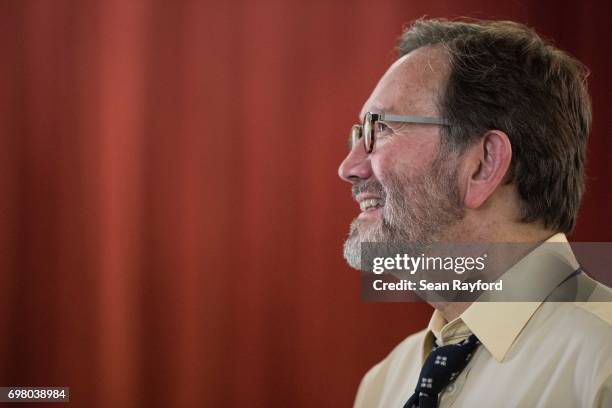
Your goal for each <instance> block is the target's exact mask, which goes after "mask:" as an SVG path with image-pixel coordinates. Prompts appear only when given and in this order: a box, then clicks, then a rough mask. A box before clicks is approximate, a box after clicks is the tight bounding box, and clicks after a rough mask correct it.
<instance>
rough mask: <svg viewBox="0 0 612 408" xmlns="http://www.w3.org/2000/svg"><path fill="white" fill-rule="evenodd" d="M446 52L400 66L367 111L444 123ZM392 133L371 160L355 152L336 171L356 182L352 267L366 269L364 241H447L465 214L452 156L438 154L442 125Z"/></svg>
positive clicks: (398, 127) (404, 127)
mask: <svg viewBox="0 0 612 408" xmlns="http://www.w3.org/2000/svg"><path fill="white" fill-rule="evenodd" d="M445 58H446V57H445V54H444V52H443V51H442V50H440V49H435V48H429V47H427V48H420V49H417V50H415V51H413V52H411V53H409V54H408V55H406V56H404V57H402V58H401V59H400V60H398V61H397V62H396V63H394V64H393V65H392V66H391V67H390V68H389V70H388V71H387V72H386V73H385V75H384V76H383V77H382V78H381V80H380V82H379V83H378V85H377V86H376V88H375V89H374V92H373V93H372V95H371V96H370V98H369V99H368V100H367V102H366V103H365V105H364V107H363V109H362V111H361V115H360V116H361V117H363V116H364V114H365V112H373V113H378V112H385V113H392V114H399V115H416V116H434V117H438V116H440V115H439V112H438V109H437V107H436V103H435V101H436V98H437V96H438V95H439V94H440V93H441V92H442V91H443V87H444V83H445V80H446V73H447V63H446V61H445ZM386 125H388V126H389V129H388V130H386V131H385V132H384V133H381V137H380V138H379V139H377V140H376V142H375V145H374V150H373V151H372V153H370V154H366V153H365V150H364V148H363V144H361V143H360V144H358V145H357V146H354V147H353V149H352V151H351V152H350V153H349V154H348V156H347V157H346V158H345V159H344V161H343V162H342V164H341V165H340V168H339V170H338V172H339V174H340V177H341V178H342V179H344V180H346V181H348V182H350V183H351V184H352V193H353V197H354V198H355V200H356V201H357V202H359V204H360V208H361V213H360V214H359V216H358V217H357V218H356V219H355V220H353V222H352V224H351V229H350V233H349V236H348V238H347V240H346V242H345V244H344V257H345V258H346V260H347V262H348V263H349V265H351V266H352V267H354V268H357V269H360V258H361V254H360V251H361V245H360V244H361V243H362V242H384V243H406V242H412V243H415V242H418V243H420V244H424V245H427V244H428V243H430V242H433V241H436V240H439V239H442V238H443V237H444V233H445V231H447V230H448V228H449V227H450V226H451V225H453V224H454V223H456V222H457V221H459V220H461V219H462V217H463V209H462V206H461V202H460V194H459V190H458V184H457V162H458V158H457V157H456V155H455V154H454V153H448V152H446V151H445V150H446V149H441V150H440V127H439V126H435V125H418V124H401V123H386Z"/></svg>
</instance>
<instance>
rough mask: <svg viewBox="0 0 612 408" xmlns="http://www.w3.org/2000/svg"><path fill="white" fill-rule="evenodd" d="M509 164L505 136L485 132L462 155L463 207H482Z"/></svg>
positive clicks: (510, 148)
mask: <svg viewBox="0 0 612 408" xmlns="http://www.w3.org/2000/svg"><path fill="white" fill-rule="evenodd" d="M511 161H512V146H511V145H510V139H509V138H508V135H506V134H505V133H504V132H502V131H499V130H490V131H488V132H487V133H486V134H485V135H484V136H483V137H482V138H481V139H480V141H479V142H478V143H475V144H474V145H473V146H470V147H469V148H468V149H467V150H466V152H465V155H464V160H463V163H464V165H465V168H464V171H465V172H466V173H465V175H466V180H465V181H466V184H465V186H466V188H465V195H464V198H463V201H464V205H465V206H466V207H467V208H471V209H476V208H479V207H480V206H482V205H483V204H484V203H485V202H486V201H487V199H488V198H489V197H490V196H491V195H492V194H493V192H494V191H495V189H496V188H497V186H499V185H500V184H502V181H503V180H504V176H505V175H506V173H507V172H508V169H509V168H510V162H511Z"/></svg>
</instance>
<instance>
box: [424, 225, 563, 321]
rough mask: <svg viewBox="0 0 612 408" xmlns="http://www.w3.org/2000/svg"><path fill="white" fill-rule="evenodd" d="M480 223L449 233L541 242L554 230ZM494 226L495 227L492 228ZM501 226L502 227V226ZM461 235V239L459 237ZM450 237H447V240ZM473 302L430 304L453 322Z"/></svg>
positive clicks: (473, 238)
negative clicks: (476, 226)
mask: <svg viewBox="0 0 612 408" xmlns="http://www.w3.org/2000/svg"><path fill="white" fill-rule="evenodd" d="M484 224H485V225H483V223H480V225H479V226H478V228H473V229H469V228H464V229H462V231H454V233H451V234H449V235H450V236H451V240H452V237H455V241H456V242H487V243H541V242H544V241H546V240H547V239H548V238H550V237H551V236H552V235H554V232H553V231H548V230H545V229H543V228H541V227H540V226H538V225H534V224H512V225H504V226H503V227H501V226H500V225H497V226H496V227H497V228H495V225H494V224H488V223H484ZM491 227H493V228H491ZM500 227H501V228H500ZM457 237H461V239H457ZM448 238H449V237H446V238H445V240H447V239H448ZM472 303H473V302H430V303H429V304H430V305H431V306H433V307H434V308H435V309H437V310H438V311H439V312H440V314H441V315H442V316H443V317H444V319H446V321H447V322H451V321H453V320H454V319H456V318H457V317H459V316H460V315H461V314H462V313H463V312H464V311H465V310H466V309H467V308H468V307H470V305H471V304H472Z"/></svg>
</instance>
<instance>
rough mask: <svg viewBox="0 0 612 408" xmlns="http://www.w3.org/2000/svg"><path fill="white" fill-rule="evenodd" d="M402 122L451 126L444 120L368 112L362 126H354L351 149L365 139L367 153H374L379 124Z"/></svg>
mask: <svg viewBox="0 0 612 408" xmlns="http://www.w3.org/2000/svg"><path fill="white" fill-rule="evenodd" d="M381 121H387V122H400V123H419V124H427V125H440V126H449V125H450V124H449V123H448V121H446V120H445V119H442V118H432V117H427V116H400V115H389V114H386V113H372V112H367V113H366V114H365V116H364V117H363V123H362V124H361V125H353V127H352V128H351V138H350V139H349V148H350V149H351V150H353V148H354V147H355V145H356V144H357V143H359V141H360V140H361V139H363V147H364V148H365V151H366V153H368V154H369V153H372V150H374V142H375V141H376V133H377V132H378V131H379V130H377V129H376V125H377V124H378V122H381Z"/></svg>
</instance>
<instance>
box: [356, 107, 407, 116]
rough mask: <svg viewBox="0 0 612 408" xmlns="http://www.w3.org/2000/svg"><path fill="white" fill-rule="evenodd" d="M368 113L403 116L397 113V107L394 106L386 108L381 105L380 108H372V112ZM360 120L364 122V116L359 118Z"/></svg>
mask: <svg viewBox="0 0 612 408" xmlns="http://www.w3.org/2000/svg"><path fill="white" fill-rule="evenodd" d="M366 112H372V113H378V114H380V113H383V112H384V113H386V114H388V115H401V113H396V112H398V111H397V109H396V107H395V106H393V105H392V106H386V107H385V106H383V107H381V106H380V105H379V106H373V107H370V110H367V111H366ZM359 113H360V114H361V112H359ZM358 119H359V120H363V116H361V117H358Z"/></svg>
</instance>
